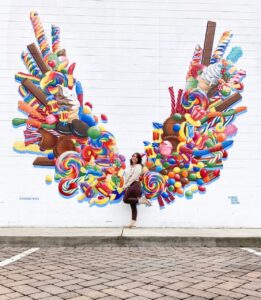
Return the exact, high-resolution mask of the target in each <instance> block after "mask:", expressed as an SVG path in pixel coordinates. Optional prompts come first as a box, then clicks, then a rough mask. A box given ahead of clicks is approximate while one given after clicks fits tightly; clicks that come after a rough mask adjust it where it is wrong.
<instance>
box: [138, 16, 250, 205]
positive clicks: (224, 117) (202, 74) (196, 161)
mask: <svg viewBox="0 0 261 300" xmlns="http://www.w3.org/2000/svg"><path fill="white" fill-rule="evenodd" d="M215 28H216V23H215V22H211V21H209V22H208V25H207V30H206V35H205V42H204V48H203V49H202V48H201V47H200V46H199V45H197V46H196V47H195V50H194V53H193V57H192V60H191V63H190V65H189V69H188V72H187V76H186V85H185V88H184V89H179V90H178V95H177V98H176V97H175V93H174V89H173V87H170V88H169V93H170V98H171V114H170V117H168V118H167V119H166V120H165V121H164V123H163V124H160V123H153V140H152V142H149V141H145V142H144V146H145V153H146V156H147V161H146V167H145V174H144V177H143V182H142V183H143V190H144V194H145V196H146V197H147V198H148V199H157V200H158V203H159V206H160V207H161V208H163V207H164V206H165V204H169V203H172V202H173V201H175V196H176V195H178V196H185V197H187V198H191V197H192V196H193V194H194V193H195V192H197V191H199V192H205V191H206V185H207V184H208V183H211V182H212V181H213V180H214V179H216V178H217V177H219V176H220V169H221V168H222V167H223V161H224V159H226V158H227V156H228V148H229V147H231V146H232V144H233V136H234V135H235V134H236V133H237V127H236V126H235V125H234V124H233V122H234V120H235V118H236V116H237V115H238V114H240V113H242V112H244V111H246V107H245V106H237V107H234V105H235V104H236V103H237V102H238V101H240V100H241V98H242V96H241V93H242V92H243V89H244V84H243V82H242V81H243V79H244V77H245V76H246V72H245V71H244V70H242V69H240V68H238V67H237V66H236V62H237V61H238V60H239V58H240V57H241V56H242V54H243V52H242V50H241V48H240V47H233V48H232V49H231V51H230V52H229V54H228V55H227V56H226V57H225V51H226V49H227V47H228V45H229V43H230V41H231V38H232V33H231V32H230V31H226V32H224V33H223V35H222V36H221V38H220V40H219V42H218V45H217V47H216V48H215V50H214V52H213V54H212V48H213V40H214V34H215Z"/></svg>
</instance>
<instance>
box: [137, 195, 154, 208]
mask: <svg viewBox="0 0 261 300" xmlns="http://www.w3.org/2000/svg"><path fill="white" fill-rule="evenodd" d="M139 203H140V204H145V205H148V206H151V205H152V204H151V202H150V201H149V200H148V199H147V198H146V197H145V196H142V197H140V198H139Z"/></svg>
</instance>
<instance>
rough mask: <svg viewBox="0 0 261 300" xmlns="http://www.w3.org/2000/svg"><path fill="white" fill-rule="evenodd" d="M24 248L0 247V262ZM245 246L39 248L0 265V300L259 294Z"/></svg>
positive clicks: (260, 269)
mask: <svg viewBox="0 0 261 300" xmlns="http://www.w3.org/2000/svg"><path fill="white" fill-rule="evenodd" d="M28 250H29V251H28ZM24 251H26V252H27V253H29V252H30V249H28V248H21V247H20V248H13V247H12V248H11V247H0V262H1V261H3V260H5V259H7V258H10V256H14V255H15V256H17V254H18V253H21V252H24ZM249 251H250V250H249V249H242V248H220V247H219V248H214V247H213V248H206V247H197V248H193V247H192V248H191V247H117V246H113V247H108V246H107V247H87V248H86V247H77V248H72V247H69V248H66V247H58V248H55V247H49V248H40V249H37V250H36V251H35V252H33V253H31V254H29V255H27V256H25V257H22V258H20V259H19V260H17V261H15V262H13V263H10V264H8V265H5V266H3V267H0V300H6V299H16V300H27V299H45V300H50V299H51V300H59V299H73V300H89V299H102V300H120V299H129V300H145V299H160V300H161V299H162V300H163V299H165V300H170V299H194V300H201V299H217V300H218V299H220V300H221V299H223V300H224V299H245V300H247V299H249V300H255V299H261V256H259V255H257V254H258V253H260V251H261V249H260V248H256V249H253V250H252V252H251V251H250V252H249ZM31 252H32V251H31ZM260 254H261V253H260Z"/></svg>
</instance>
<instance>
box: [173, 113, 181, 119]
mask: <svg viewBox="0 0 261 300" xmlns="http://www.w3.org/2000/svg"><path fill="white" fill-rule="evenodd" d="M173 119H174V120H175V121H181V119H182V115H181V114H177V113H176V114H174V115H173Z"/></svg>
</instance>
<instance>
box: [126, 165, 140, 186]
mask: <svg viewBox="0 0 261 300" xmlns="http://www.w3.org/2000/svg"><path fill="white" fill-rule="evenodd" d="M141 174H142V165H140V164H136V165H131V166H130V169H129V170H128V171H127V172H126V177H125V184H124V188H127V187H129V186H130V185H131V184H132V183H133V182H134V181H139V177H140V175H141Z"/></svg>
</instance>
